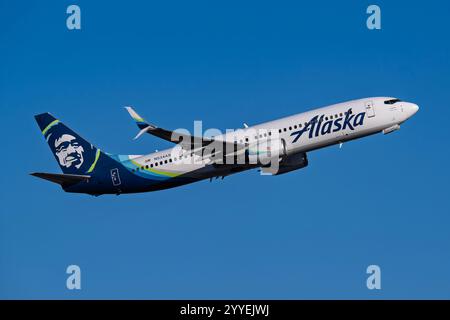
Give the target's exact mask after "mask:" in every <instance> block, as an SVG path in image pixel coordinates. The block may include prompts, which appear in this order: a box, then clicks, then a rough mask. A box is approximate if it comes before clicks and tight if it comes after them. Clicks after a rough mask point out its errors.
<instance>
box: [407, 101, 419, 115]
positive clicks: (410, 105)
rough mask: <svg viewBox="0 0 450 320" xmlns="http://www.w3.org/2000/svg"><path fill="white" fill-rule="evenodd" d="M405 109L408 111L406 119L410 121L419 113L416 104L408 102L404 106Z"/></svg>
mask: <svg viewBox="0 0 450 320" xmlns="http://www.w3.org/2000/svg"><path fill="white" fill-rule="evenodd" d="M404 109H405V111H406V117H407V119H408V118H411V117H412V116H413V115H415V114H416V112H417V111H419V106H418V105H417V104H415V103H410V102H408V103H406V104H405V105H404Z"/></svg>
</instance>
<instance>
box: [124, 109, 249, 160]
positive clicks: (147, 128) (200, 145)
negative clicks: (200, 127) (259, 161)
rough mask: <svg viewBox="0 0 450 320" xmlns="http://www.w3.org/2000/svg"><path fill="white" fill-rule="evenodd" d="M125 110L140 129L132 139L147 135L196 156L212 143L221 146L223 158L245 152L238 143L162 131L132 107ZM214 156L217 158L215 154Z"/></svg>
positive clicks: (243, 146)
mask: <svg viewBox="0 0 450 320" xmlns="http://www.w3.org/2000/svg"><path fill="white" fill-rule="evenodd" d="M125 109H127V111H128V113H129V114H130V116H131V117H132V118H133V120H134V121H135V122H136V124H137V126H138V128H139V129H140V131H139V133H138V134H137V135H136V137H134V139H138V138H139V137H141V136H142V135H143V134H144V133H149V134H151V135H154V136H156V137H158V138H161V139H163V140H166V141H170V142H173V143H176V144H179V145H180V146H181V147H182V148H183V149H185V150H189V151H191V152H192V153H196V154H201V153H202V152H203V149H204V148H205V147H207V146H209V145H211V144H213V143H215V144H216V145H217V144H222V146H221V147H222V148H218V149H219V150H222V151H221V152H222V153H223V154H224V156H225V155H226V156H230V155H233V154H234V153H236V152H238V153H239V152H243V150H245V148H246V147H245V145H243V144H239V143H233V142H226V141H220V140H215V139H212V138H207V137H197V136H192V135H190V134H187V133H183V132H177V131H171V130H167V129H163V128H160V127H158V126H156V125H153V124H151V123H148V122H147V121H145V120H144V118H142V117H141V116H140V115H139V114H138V113H137V112H136V111H135V110H134V109H133V108H132V107H125ZM215 155H216V156H217V153H216V154H215Z"/></svg>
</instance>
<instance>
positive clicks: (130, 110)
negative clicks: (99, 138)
mask: <svg viewBox="0 0 450 320" xmlns="http://www.w3.org/2000/svg"><path fill="white" fill-rule="evenodd" d="M125 109H127V111H128V113H129V114H130V116H131V117H132V118H133V120H134V121H136V124H137V126H138V127H139V129H141V130H142V129H145V128H147V127H148V126H149V125H150V124H149V123H147V122H146V121H145V120H144V118H142V117H141V116H140V115H138V114H137V112H136V111H134V109H133V108H132V107H125Z"/></svg>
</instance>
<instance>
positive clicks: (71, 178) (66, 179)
mask: <svg viewBox="0 0 450 320" xmlns="http://www.w3.org/2000/svg"><path fill="white" fill-rule="evenodd" d="M30 174H31V175H32V176H35V177H38V178H41V179H44V180H48V181H51V182H54V183H57V184H60V185H61V186H70V185H73V184H76V183H78V182H83V181H85V182H87V181H89V179H90V178H91V176H87V175H79V174H61V173H45V172H33V173H30Z"/></svg>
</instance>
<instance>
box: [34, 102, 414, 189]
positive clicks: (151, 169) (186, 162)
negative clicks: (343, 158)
mask: <svg viewBox="0 0 450 320" xmlns="http://www.w3.org/2000/svg"><path fill="white" fill-rule="evenodd" d="M126 109H127V111H128V112H129V114H130V115H131V117H132V118H133V119H134V120H135V122H136V124H137V126H138V128H139V129H140V131H139V133H138V135H137V136H136V138H138V137H140V136H142V135H143V134H145V133H149V134H151V135H154V136H156V137H159V138H161V139H164V140H167V141H171V142H173V143H175V146H174V147H173V148H171V149H167V150H163V151H159V152H155V153H151V154H148V155H140V156H138V155H113V154H109V153H106V152H103V151H101V150H100V149H99V148H97V147H95V146H94V145H92V144H91V143H89V142H88V141H86V140H84V139H83V138H82V137H81V136H79V135H78V134H77V133H75V132H74V131H72V130H71V129H69V128H68V127H67V126H65V125H64V124H63V123H62V122H61V121H59V120H58V119H56V118H54V117H53V116H52V115H51V114H50V113H42V114H39V115H36V116H35V118H36V121H37V123H38V125H39V128H40V129H41V131H42V134H43V135H44V137H45V139H46V141H47V143H48V145H49V146H50V149H51V151H52V153H53V155H54V156H55V158H56V160H57V162H58V163H59V166H60V167H61V170H62V172H63V173H62V174H58V173H41V172H36V173H32V175H33V176H35V177H39V178H42V179H45V180H49V181H51V182H54V183H57V184H59V185H61V187H62V189H63V190H64V191H66V192H75V193H87V194H90V195H95V196H98V195H102V194H117V195H119V194H122V193H136V192H147V191H155V190H161V189H167V188H172V187H176V186H180V185H184V184H188V183H192V182H196V181H200V180H204V179H210V180H212V179H213V178H216V179H217V178H219V177H221V178H222V179H223V178H224V177H225V176H228V175H231V174H234V173H237V172H241V171H244V170H249V169H253V168H259V170H260V171H261V172H262V174H269V175H279V174H283V173H286V172H290V171H293V170H297V169H301V168H304V167H306V166H307V165H308V159H307V153H308V152H310V151H313V150H316V149H319V148H323V147H327V146H331V145H335V144H340V145H342V143H344V142H346V141H349V140H353V139H358V138H362V137H365V136H368V135H372V134H375V133H379V132H382V133H383V134H388V133H391V132H393V131H396V130H398V129H400V124H402V123H403V122H405V121H406V120H407V119H409V118H410V117H412V116H413V115H414V114H415V113H416V112H417V111H418V110H419V107H418V106H417V105H416V104H414V103H410V102H404V101H401V100H399V99H396V98H389V97H375V98H366V99H360V100H353V101H348V102H344V103H339V104H335V105H331V106H327V107H323V108H319V109H315V110H311V111H307V112H303V113H299V114H296V115H293V116H289V117H285V118H281V119H278V120H274V121H270V122H266V123H262V124H259V125H256V126H253V127H249V126H247V125H245V128H242V129H237V130H234V131H232V132H227V133H224V134H219V135H216V136H214V137H205V136H203V135H198V136H195V135H191V134H189V132H186V130H184V131H183V130H182V131H179V130H176V131H171V130H167V129H163V128H160V127H157V126H155V125H153V124H150V123H148V122H146V121H145V120H144V119H143V118H142V117H140V116H139V115H138V114H137V113H136V112H135V111H134V110H133V109H132V108H131V107H126ZM136 138H135V139H136Z"/></svg>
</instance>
